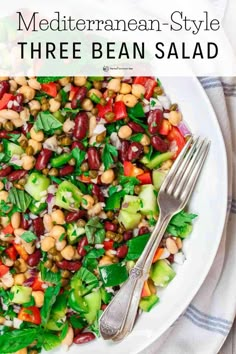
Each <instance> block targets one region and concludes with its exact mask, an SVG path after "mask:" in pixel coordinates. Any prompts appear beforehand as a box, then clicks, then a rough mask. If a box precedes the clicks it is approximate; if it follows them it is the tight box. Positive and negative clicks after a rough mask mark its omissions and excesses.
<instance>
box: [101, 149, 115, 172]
mask: <svg viewBox="0 0 236 354" xmlns="http://www.w3.org/2000/svg"><path fill="white" fill-rule="evenodd" d="M117 156H118V151H117V149H116V148H115V146H113V145H111V144H108V143H106V144H105V147H104V149H103V152H102V162H103V163H104V167H105V170H108V169H109V168H110V166H111V165H112V164H113V163H114V160H113V157H117Z"/></svg>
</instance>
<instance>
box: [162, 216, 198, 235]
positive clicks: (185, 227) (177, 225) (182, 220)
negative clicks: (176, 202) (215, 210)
mask: <svg viewBox="0 0 236 354" xmlns="http://www.w3.org/2000/svg"><path fill="white" fill-rule="evenodd" d="M196 217H197V215H196V214H189V213H186V212H185V211H181V212H180V213H178V214H176V215H175V216H173V218H172V219H171V221H170V223H169V225H168V226H167V229H166V231H167V232H168V233H170V234H171V235H173V236H177V237H181V238H185V237H187V236H188V235H189V234H190V233H191V231H192V220H193V219H195V218H196Z"/></svg>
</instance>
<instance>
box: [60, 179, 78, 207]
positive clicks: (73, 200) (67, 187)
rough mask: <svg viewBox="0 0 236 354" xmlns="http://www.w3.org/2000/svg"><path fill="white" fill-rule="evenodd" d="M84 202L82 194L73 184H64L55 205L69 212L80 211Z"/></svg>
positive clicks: (66, 182) (65, 182) (61, 185)
mask: <svg viewBox="0 0 236 354" xmlns="http://www.w3.org/2000/svg"><path fill="white" fill-rule="evenodd" d="M81 200H82V193H81V191H80V190H79V188H77V187H76V186H75V185H74V184H73V183H71V182H69V181H64V182H62V183H61V184H60V185H59V187H58V190H57V192H56V201H55V204H56V205H57V206H59V207H61V208H64V209H67V210H78V208H79V206H80V202H81Z"/></svg>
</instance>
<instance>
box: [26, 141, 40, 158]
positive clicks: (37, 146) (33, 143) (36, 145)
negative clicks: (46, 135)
mask: <svg viewBox="0 0 236 354" xmlns="http://www.w3.org/2000/svg"><path fill="white" fill-rule="evenodd" d="M28 145H29V146H32V148H33V149H34V155H35V154H37V153H38V152H39V151H40V150H42V144H41V143H40V142H39V141H36V140H34V139H29V141H28Z"/></svg>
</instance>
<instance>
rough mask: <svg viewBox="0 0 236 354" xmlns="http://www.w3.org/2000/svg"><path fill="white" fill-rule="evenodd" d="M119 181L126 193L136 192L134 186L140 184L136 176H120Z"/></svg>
mask: <svg viewBox="0 0 236 354" xmlns="http://www.w3.org/2000/svg"><path fill="white" fill-rule="evenodd" d="M119 183H120V184H121V186H122V187H123V191H124V192H125V194H132V195H133V194H134V187H135V186H136V185H138V184H140V181H139V180H138V179H137V178H136V177H128V176H120V178H119Z"/></svg>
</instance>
